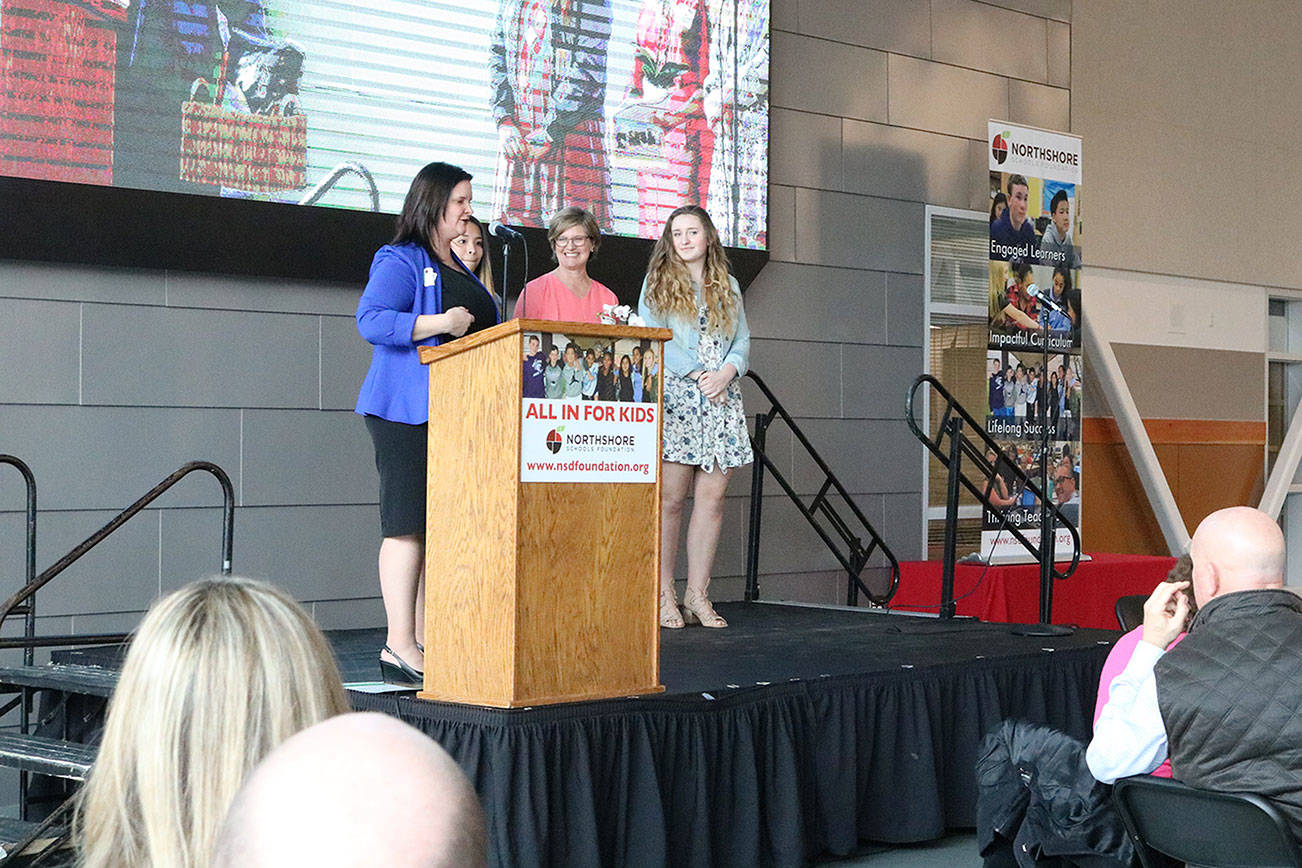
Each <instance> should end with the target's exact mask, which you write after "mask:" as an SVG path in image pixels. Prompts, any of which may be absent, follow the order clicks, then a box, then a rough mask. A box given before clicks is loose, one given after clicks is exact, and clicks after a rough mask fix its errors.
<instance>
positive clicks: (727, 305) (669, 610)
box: [638, 205, 753, 628]
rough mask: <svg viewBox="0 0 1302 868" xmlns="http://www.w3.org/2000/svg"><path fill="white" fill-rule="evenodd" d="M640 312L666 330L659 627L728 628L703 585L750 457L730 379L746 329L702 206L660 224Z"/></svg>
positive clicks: (742, 357) (743, 359)
mask: <svg viewBox="0 0 1302 868" xmlns="http://www.w3.org/2000/svg"><path fill="white" fill-rule="evenodd" d="M638 312H639V313H640V314H641V316H642V318H643V319H644V320H645V321H646V324H647V325H648V326H650V327H653V328H668V329H672V330H673V338H672V339H671V340H669V341H667V342H665V344H664V365H663V373H664V376H663V387H664V394H663V402H664V418H663V422H662V424H663V433H662V438H661V447H662V452H661V458H662V461H661V465H660V473H661V514H660V534H661V558H660V625H661V626H662V627H670V628H678V627H682V626H683V624H684V615H685V616H686V617H687V618H690V619H691V620H693V621H697V622H699V623H700V624H702V625H703V626H706V627H726V626H728V622H727V621H725V620H724V619H723V618H722V617H721V616H720V615H719V614H718V613H717V612H715V610H714V606H712V605H711V604H710V598H709V595H708V588H709V583H710V570H711V567H712V566H713V563H714V553H715V549H716V547H717V545H718V541H719V532H720V529H721V528H722V525H723V497H724V492H725V491H726V490H727V487H728V480H729V478H730V471H731V470H732V469H733V468H734V467H740V466H742V465H745V464H749V463H750V462H751V461H752V459H753V455H752V453H751V446H750V437H749V435H748V433H747V430H746V416H745V413H744V411H743V410H742V403H741V387H740V384H739V383H738V382H737V378H738V377H740V376H741V375H742V374H744V373H746V365H747V362H748V360H749V357H750V329H749V327H748V326H747V324H746V313H745V311H744V309H743V308H742V299H741V290H740V289H739V287H738V285H737V281H736V279H735V278H734V277H733V276H732V275H731V274H729V273H728V258H727V254H726V253H724V250H723V245H722V244H720V242H719V233H718V232H717V231H716V230H715V228H714V224H713V223H712V222H711V221H710V215H709V214H707V213H706V212H705V210H704V209H703V208H700V207H699V206H696V205H685V206H683V207H680V208H678V209H676V210H675V211H674V212H673V213H672V214H671V215H670V216H669V219H668V220H667V221H666V222H665V226H664V231H663V232H661V234H660V239H659V240H658V241H657V242H656V244H655V247H654V248H653V250H652V252H651V262H650V264H649V265H648V267H647V275H646V279H645V280H644V281H643V283H642V296H641V299H640V301H639V302H638ZM644 388H645V385H644ZM689 493H691V494H692V496H693V507H692V516H691V520H690V523H689V526H688V530H687V591H686V593H685V595H684V597H683V609H682V611H681V612H680V611H679V608H678V603H677V599H676V596H675V593H674V559H675V554H676V553H677V551H678V532H679V529H680V527H681V523H682V514H683V505H684V501H685V500H686V498H687V496H688V494H689Z"/></svg>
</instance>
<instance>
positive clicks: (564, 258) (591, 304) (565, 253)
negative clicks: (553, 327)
mask: <svg viewBox="0 0 1302 868" xmlns="http://www.w3.org/2000/svg"><path fill="white" fill-rule="evenodd" d="M547 241H548V243H549V244H551V246H552V259H554V260H555V261H556V267H555V268H553V269H552V270H551V271H549V272H547V273H546V274H544V275H542V276H541V277H537V278H535V279H533V280H531V281H529V282H528V283H527V284H525V287H524V291H523V292H521V293H520V299H519V300H518V301H517V302H516V303H515V315H516V316H517V317H521V318H523V319H546V320H558V321H560V322H600V321H601V309H602V307H603V306H604V305H607V304H609V305H617V304H619V299H618V298H616V297H615V293H613V292H611V291H610V290H609V289H607V288H606V287H605V286H603V285H602V284H601V283H598V282H597V281H595V280H593V279H592V278H591V277H589V276H588V260H589V259H591V258H592V255H593V254H594V253H596V252H597V248H599V247H600V246H601V230H600V229H598V228H597V220H596V218H595V217H593V216H592V214H590V213H589V212H587V211H584V210H583V209H582V208H574V207H569V208H562V209H561V210H559V211H557V212H556V215H555V216H554V217H552V219H551V222H550V223H549V224H548V226H547Z"/></svg>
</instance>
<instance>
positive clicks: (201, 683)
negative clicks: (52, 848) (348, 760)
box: [76, 579, 348, 868]
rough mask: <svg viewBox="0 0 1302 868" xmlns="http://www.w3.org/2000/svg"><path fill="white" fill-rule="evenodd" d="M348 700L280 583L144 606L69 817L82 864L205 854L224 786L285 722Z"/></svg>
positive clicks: (238, 777)
mask: <svg viewBox="0 0 1302 868" xmlns="http://www.w3.org/2000/svg"><path fill="white" fill-rule="evenodd" d="M347 710H348V699H347V696H346V694H345V693H344V689H343V684H342V683H341V681H340V678H339V670H338V668H337V667H336V665H335V660H334V656H333V655H332V654H331V652H330V647H329V645H328V644H327V643H326V640H325V637H324V636H322V635H321V631H320V630H319V629H317V627H316V625H315V624H313V623H312V620H311V619H310V618H309V617H308V615H307V613H305V612H304V611H303V610H302V608H300V607H299V605H298V604H297V603H295V602H294V601H293V599H291V598H290V597H289V596H288V595H287V594H286V593H285V592H283V591H281V590H279V589H278V588H275V587H273V586H271V585H268V584H265V583H263V582H256V581H251V580H248V579H213V580H207V581H201V582H195V583H192V584H189V585H186V586H185V587H183V588H181V589H180V590H178V591H175V592H173V593H172V594H169V595H168V596H166V597H164V598H163V599H161V600H159V601H158V602H157V603H155V604H154V606H153V607H152V608H151V609H150V610H149V613H148V614H146V615H145V619H144V621H143V622H141V625H140V629H139V631H138V632H137V634H136V637H135V639H134V641H132V643H131V648H130V650H129V652H128V653H127V659H126V663H125V665H124V667H123V669H122V678H121V680H120V681H119V682H118V686H117V689H116V690H115V691H114V692H113V698H112V699H111V700H110V701H109V707H108V720H107V723H106V725H105V728H104V739H103V743H102V744H101V746H100V750H99V757H98V758H97V759H96V761H95V766H94V768H93V769H92V770H91V773H90V778H89V780H88V781H87V783H86V786H85V788H84V789H83V790H82V794H81V800H80V802H79V803H78V806H77V817H76V827H77V831H78V842H79V843H78V846H79V848H80V851H81V858H82V862H81V864H82V865H85V866H89V868H108V866H113V868H136V866H156V868H163V866H167V868H206V866H208V865H209V863H210V861H211V859H212V853H213V847H214V846H215V844H216V839H217V832H218V830H219V829H220V828H221V823H222V820H223V818H224V817H225V815H226V810H227V808H228V806H229V805H230V802H231V799H232V798H233V797H234V795H235V793H236V792H237V791H238V790H239V788H240V786H241V785H242V784H243V783H244V779H245V778H246V777H247V776H248V775H249V774H250V773H251V772H252V771H253V768H254V766H256V765H257V764H258V762H259V761H260V760H261V759H262V758H263V757H264V756H266V755H267V753H269V752H270V751H271V749H272V748H274V747H276V746H277V745H278V744H280V743H281V742H282V741H284V740H285V739H287V738H289V736H291V735H293V734H294V733H296V732H298V731H299V730H301V729H305V728H306V727H309V726H311V725H312V724H314V723H318V722H319V721H322V720H324V719H326V718H328V717H331V716H333V715H336V714H341V713H343V712H345V711H347Z"/></svg>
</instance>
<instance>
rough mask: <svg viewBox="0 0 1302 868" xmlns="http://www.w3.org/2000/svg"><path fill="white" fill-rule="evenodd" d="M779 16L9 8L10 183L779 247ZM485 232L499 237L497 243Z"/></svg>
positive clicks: (125, 2) (0, 33) (242, 6)
mask: <svg viewBox="0 0 1302 868" xmlns="http://www.w3.org/2000/svg"><path fill="white" fill-rule="evenodd" d="M768 92H769V0H546V2H541V0H458V2H448V0H366V2H361V0H340V2H337V3H330V4H321V3H314V2H309V0H212V2H205V3H183V2H175V3H173V2H152V0H151V2H140V0H0V175H11V176H16V177H24V178H37V179H43V180H55V181H70V182H76V183H83V184H98V185H107V186H117V187H131V188H134V189H141V190H153V191H167V192H184V193H192V194H199V195H209V196H224V197H234V198H257V199H266V200H271V201H276V202H285V203H293V204H303V205H318V206H323V207H339V208H353V209H359V210H372V211H384V212H389V213H396V212H397V211H398V210H399V209H400V207H401V205H402V200H403V196H404V195H405V193H406V190H407V186H408V184H409V182H410V180H411V178H412V176H413V175H415V174H416V172H417V170H419V169H420V167H421V166H423V165H424V164H426V163H428V162H430V161H431V160H435V159H438V160H443V161H446V162H449V163H453V164H455V165H458V166H461V167H463V168H465V169H466V170H467V171H469V172H470V173H471V174H472V175H473V176H474V178H475V189H476V193H477V194H478V196H479V197H480V199H479V201H478V202H477V203H476V205H477V210H479V211H480V212H481V215H485V216H486V217H487V218H488V219H489V220H500V221H502V222H504V223H507V224H511V225H524V226H531V227H545V226H546V225H547V221H548V220H549V219H550V217H551V216H552V214H554V213H555V212H556V211H557V210H559V209H560V208H561V207H563V206H566V205H576V206H581V207H583V208H586V209H587V210H588V211H590V212H592V213H593V214H594V215H595V216H596V218H597V221H598V223H599V224H600V225H601V228H602V230H603V231H605V232H613V233H615V234H621V235H629V236H640V237H643V238H652V237H655V236H656V235H658V234H659V232H660V229H661V227H662V226H663V225H664V221H665V218H666V216H667V215H668V213H669V211H671V210H672V209H673V208H676V207H678V206H679V205H682V204H684V203H693V204H698V205H701V206H703V207H705V208H706V209H708V210H709V212H710V214H711V215H712V216H713V217H714V221H715V224H716V226H717V227H718V229H719V233H720V235H721V236H722V239H723V243H724V244H725V245H729V246H736V247H745V248H759V249H762V248H764V247H766V245H767V238H766V229H765V227H766V224H767V216H768V203H767V194H768V99H769V94H768ZM486 222H487V221H486Z"/></svg>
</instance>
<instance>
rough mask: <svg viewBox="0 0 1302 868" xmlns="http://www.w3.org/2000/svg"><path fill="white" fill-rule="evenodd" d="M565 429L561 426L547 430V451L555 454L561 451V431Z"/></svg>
mask: <svg viewBox="0 0 1302 868" xmlns="http://www.w3.org/2000/svg"><path fill="white" fill-rule="evenodd" d="M564 430H565V428H564V427H560V428H553V429H552V430H550V431H548V432H547V451H548V452H550V453H551V454H553V455H555V454H556V453H557V452H560V451H561V432H562V431H564Z"/></svg>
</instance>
